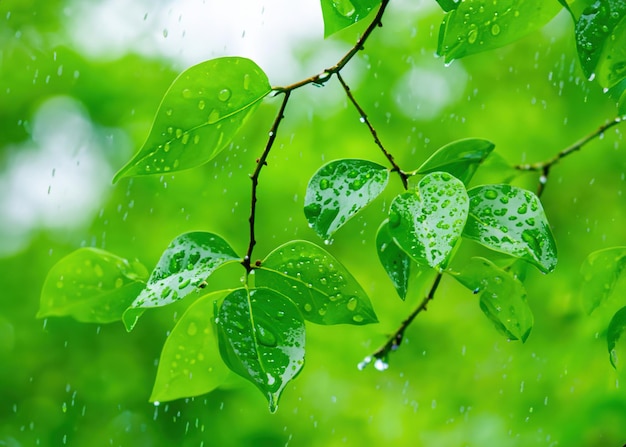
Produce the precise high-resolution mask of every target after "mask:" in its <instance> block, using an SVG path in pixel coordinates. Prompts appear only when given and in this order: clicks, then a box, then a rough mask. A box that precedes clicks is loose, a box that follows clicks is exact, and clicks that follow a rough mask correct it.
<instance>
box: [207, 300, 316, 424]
mask: <svg viewBox="0 0 626 447" xmlns="http://www.w3.org/2000/svg"><path fill="white" fill-rule="evenodd" d="M217 328H218V337H219V347H220V352H221V354H222V358H223V359H224V361H225V362H226V364H227V365H228V367H229V368H230V369H231V370H232V371H234V372H235V373H237V374H239V375H240V376H242V377H243V378H245V379H246V380H249V381H250V382H252V383H253V384H254V385H256V386H257V388H259V389H260V390H261V392H262V393H263V394H264V395H265V396H266V397H267V400H268V402H269V408H270V411H271V412H272V413H273V412H275V411H276V409H277V407H278V399H279V398H280V395H281V393H282V391H283V389H284V388H285V386H286V385H287V383H288V382H289V381H291V380H292V379H294V378H295V377H296V375H297V374H298V373H299V372H300V370H301V369H302V366H303V365H304V341H305V340H304V320H303V319H302V315H301V314H300V312H299V310H298V308H297V307H296V305H295V304H294V303H293V302H291V301H290V300H289V299H287V298H286V297H285V296H283V295H281V294H280V293H278V292H276V291H274V290H270V289H263V288H259V289H252V290H246V289H237V290H235V291H234V292H232V293H231V294H230V295H228V296H227V297H226V298H225V299H224V302H223V303H222V306H221V307H220V310H219V312H218V323H217Z"/></svg>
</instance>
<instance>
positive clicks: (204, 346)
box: [150, 290, 230, 402]
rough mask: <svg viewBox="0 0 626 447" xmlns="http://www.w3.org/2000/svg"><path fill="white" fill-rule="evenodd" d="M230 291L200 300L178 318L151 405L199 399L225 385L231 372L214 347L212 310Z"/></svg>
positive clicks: (167, 345)
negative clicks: (175, 400) (193, 398)
mask: <svg viewBox="0 0 626 447" xmlns="http://www.w3.org/2000/svg"><path fill="white" fill-rule="evenodd" d="M229 292H230V291H228V290H220V291H219V292H213V293H210V294H208V295H206V296H203V297H201V298H199V299H198V300H197V301H196V302H194V303H193V304H192V305H191V306H189V308H187V310H186V311H185V313H184V314H183V315H182V317H180V320H178V323H176V326H174V329H172V332H171V333H170V335H169V336H168V337H167V340H166V341H165V344H164V345H163V350H162V351H161V358H160V359H159V369H158V370H157V375H156V379H155V381H154V387H153V388H152V395H151V396H150V402H163V401H168V400H174V399H180V398H182V397H192V396H199V395H201V394H205V393H208V392H209V391H212V390H214V389H215V388H217V387H218V386H220V385H221V384H222V383H224V381H225V380H226V378H227V377H228V374H229V372H230V370H229V369H228V368H227V367H226V365H225V364H224V361H223V360H222V357H221V355H220V352H219V348H218V345H217V335H216V334H215V331H214V328H213V326H214V315H213V308H214V306H215V300H218V299H221V298H223V297H224V296H226V295H227V294H228V293H229Z"/></svg>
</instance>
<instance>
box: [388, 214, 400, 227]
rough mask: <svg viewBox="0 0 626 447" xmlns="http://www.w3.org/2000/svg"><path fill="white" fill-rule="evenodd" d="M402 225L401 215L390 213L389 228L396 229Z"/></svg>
mask: <svg viewBox="0 0 626 447" xmlns="http://www.w3.org/2000/svg"><path fill="white" fill-rule="evenodd" d="M398 225H400V214H398V213H397V212H395V211H393V210H391V211H389V227H391V228H395V227H397V226H398Z"/></svg>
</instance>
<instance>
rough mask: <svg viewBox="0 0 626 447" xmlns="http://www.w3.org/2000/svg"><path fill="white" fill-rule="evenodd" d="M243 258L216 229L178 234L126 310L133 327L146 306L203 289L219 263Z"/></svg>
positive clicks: (128, 326)
mask: <svg viewBox="0 0 626 447" xmlns="http://www.w3.org/2000/svg"><path fill="white" fill-rule="evenodd" d="M238 261H241V258H239V257H238V256H237V254H236V253H235V252H234V250H233V249H232V248H231V246H230V245H228V242H226V241H225V240H224V239H222V238H221V237H220V236H218V235H216V234H213V233H206V232H192V233H185V234H181V235H180V236H178V237H176V238H175V239H174V240H173V241H172V242H171V243H170V245H169V246H168V247H167V249H166V250H165V251H164V252H163V254H162V255H161V259H160V260H159V262H158V264H157V266H156V267H155V269H154V270H153V271H152V273H151V275H150V279H149V280H148V283H147V284H146V287H145V289H144V290H142V291H141V293H140V294H139V296H138V297H137V298H136V299H135V301H134V302H133V303H132V305H131V306H130V307H129V308H128V309H127V310H126V312H124V324H125V325H126V328H127V329H128V330H129V331H130V330H131V329H132V328H133V327H134V326H135V324H136V323H137V319H138V318H139V316H140V315H141V314H142V313H143V312H144V310H145V309H148V308H152V307H161V306H166V305H168V304H171V303H173V302H175V301H177V300H180V299H182V298H184V297H185V296H186V295H188V294H190V293H192V292H196V291H198V290H199V287H200V286H201V284H202V283H203V282H204V281H205V280H206V279H207V278H208V277H209V276H210V275H211V273H213V272H214V271H215V270H216V269H217V268H218V267H220V266H222V265H224V264H225V263H228V262H238Z"/></svg>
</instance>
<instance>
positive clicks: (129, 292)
mask: <svg viewBox="0 0 626 447" xmlns="http://www.w3.org/2000/svg"><path fill="white" fill-rule="evenodd" d="M146 279H148V271H147V270H146V268H145V267H144V266H143V265H141V264H140V263H139V262H129V261H128V260H126V259H123V258H120V257H119V256H116V255H114V254H112V253H109V252H107V251H104V250H100V249H98V248H80V249H78V250H76V251H75V252H73V253H70V254H69V255H67V256H66V257H64V258H63V259H61V260H60V261H59V262H57V263H56V264H55V265H54V266H53V267H52V268H51V269H50V271H49V272H48V275H47V276H46V280H45V282H44V285H43V289H42V292H41V303H40V306H39V312H38V313H37V317H38V318H44V317H50V316H71V317H73V318H75V319H76V320H78V321H82V322H87V323H110V322H113V321H117V320H120V319H121V318H122V314H123V312H124V310H126V308H127V307H128V305H129V304H130V303H132V301H133V300H134V299H135V297H136V296H137V294H138V293H139V292H140V291H141V289H143V287H144V286H145V281H146Z"/></svg>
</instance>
